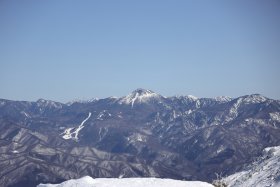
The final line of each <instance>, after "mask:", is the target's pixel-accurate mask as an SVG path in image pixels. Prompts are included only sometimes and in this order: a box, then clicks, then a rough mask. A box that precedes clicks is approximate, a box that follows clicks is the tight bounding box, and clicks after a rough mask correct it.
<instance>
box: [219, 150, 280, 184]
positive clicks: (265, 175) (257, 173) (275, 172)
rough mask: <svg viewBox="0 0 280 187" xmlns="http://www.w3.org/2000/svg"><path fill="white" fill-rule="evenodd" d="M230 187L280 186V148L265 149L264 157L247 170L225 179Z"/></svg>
mask: <svg viewBox="0 0 280 187" xmlns="http://www.w3.org/2000/svg"><path fill="white" fill-rule="evenodd" d="M223 181H224V183H225V184H227V185H228V187H263V186H272V187H277V186H280V146H276V147H268V148H265V149H264V153H263V156H262V157H261V158H260V159H259V160H258V161H256V162H254V163H253V164H252V165H250V166H249V167H248V169H247V170H244V171H241V172H238V173H235V174H233V175H230V176H228V177H226V178H224V179H223Z"/></svg>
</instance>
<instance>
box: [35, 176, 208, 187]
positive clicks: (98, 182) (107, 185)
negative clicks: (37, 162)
mask: <svg viewBox="0 0 280 187" xmlns="http://www.w3.org/2000/svg"><path fill="white" fill-rule="evenodd" d="M172 186H174V187H213V185H211V184H209V183H206V182H200V181H180V180H172V179H158V178H122V179H117V178H97V179H93V178H91V177H89V176H86V177H83V178H80V179H72V180H68V181H65V182H63V183H61V184H40V185H38V186H37V187H172Z"/></svg>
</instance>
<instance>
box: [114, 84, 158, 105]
mask: <svg viewBox="0 0 280 187" xmlns="http://www.w3.org/2000/svg"><path fill="white" fill-rule="evenodd" d="M152 98H160V95H159V94H157V93H155V92H153V91H151V90H145V89H142V88H138V89H136V90H134V91H133V92H131V93H130V94H129V95H127V96H125V97H122V98H120V100H119V103H120V104H131V106H132V107H133V105H134V103H143V102H147V101H149V100H150V99H152Z"/></svg>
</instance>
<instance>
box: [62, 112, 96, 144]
mask: <svg viewBox="0 0 280 187" xmlns="http://www.w3.org/2000/svg"><path fill="white" fill-rule="evenodd" d="M90 116H91V112H89V113H88V117H87V118H86V119H84V120H83V121H82V123H81V124H80V125H79V126H78V127H77V128H75V127H71V128H67V129H65V130H64V132H63V133H62V138H64V139H66V140H68V139H74V140H78V135H79V132H80V130H82V129H83V128H84V123H85V122H86V121H87V120H88V119H89V118H90Z"/></svg>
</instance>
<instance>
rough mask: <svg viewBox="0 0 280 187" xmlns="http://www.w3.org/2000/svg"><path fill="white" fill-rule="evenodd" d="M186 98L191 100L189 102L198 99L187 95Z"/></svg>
mask: <svg viewBox="0 0 280 187" xmlns="http://www.w3.org/2000/svg"><path fill="white" fill-rule="evenodd" d="M186 97H187V98H189V99H191V100H194V101H195V100H198V97H195V96H193V95H187V96H186Z"/></svg>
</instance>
